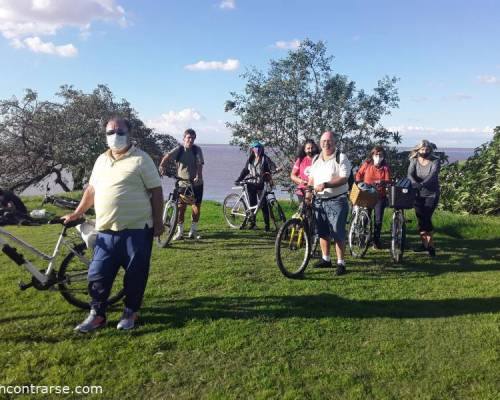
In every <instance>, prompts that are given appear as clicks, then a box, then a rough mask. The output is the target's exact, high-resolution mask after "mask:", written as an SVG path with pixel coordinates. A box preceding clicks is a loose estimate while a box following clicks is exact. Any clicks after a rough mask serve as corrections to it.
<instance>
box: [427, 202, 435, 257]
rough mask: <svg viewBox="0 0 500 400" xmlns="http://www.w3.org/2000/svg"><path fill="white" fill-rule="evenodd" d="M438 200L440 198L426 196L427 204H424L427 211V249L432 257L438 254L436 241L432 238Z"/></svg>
mask: <svg viewBox="0 0 500 400" xmlns="http://www.w3.org/2000/svg"><path fill="white" fill-rule="evenodd" d="M437 200H438V198H432V197H429V198H426V199H425V205H424V211H425V221H424V222H425V227H424V228H425V231H426V232H425V233H426V235H425V241H426V243H427V251H428V252H429V255H430V256H431V257H434V256H435V255H436V249H435V247H434V241H433V239H432V232H433V231H434V226H433V224H432V215H433V214H434V211H435V210H436V206H437Z"/></svg>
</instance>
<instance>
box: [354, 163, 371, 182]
mask: <svg viewBox="0 0 500 400" xmlns="http://www.w3.org/2000/svg"><path fill="white" fill-rule="evenodd" d="M367 165H368V163H367V162H364V163H363V164H361V167H359V169H358V172H356V176H355V177H354V180H355V181H356V182H363V181H364V179H365V172H366V168H367Z"/></svg>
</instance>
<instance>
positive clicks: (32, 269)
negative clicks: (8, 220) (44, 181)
mask: <svg viewBox="0 0 500 400" xmlns="http://www.w3.org/2000/svg"><path fill="white" fill-rule="evenodd" d="M67 229H68V228H67V227H66V226H63V228H62V230H61V233H60V234H59V238H58V239H57V243H56V245H55V247H54V250H53V252H52V255H51V256H49V255H47V254H45V253H44V252H42V251H40V250H38V249H37V248H36V247H34V246H32V245H31V244H29V243H28V242H25V241H24V240H22V239H19V238H18V237H16V236H15V235H13V234H12V233H10V232H8V231H6V230H5V229H3V228H1V227H0V247H1V250H2V251H3V252H4V253H5V254H6V255H7V256H8V257H9V258H11V259H12V260H13V261H14V262H15V263H16V264H18V265H19V266H23V267H24V268H25V269H26V270H27V271H28V272H29V273H30V274H31V275H32V276H33V277H34V278H35V279H36V280H37V281H39V282H40V283H41V284H42V286H46V285H48V284H49V283H50V277H51V274H52V272H53V271H54V264H55V261H56V258H57V256H58V255H59V252H60V250H61V248H62V247H63V246H65V247H66V248H67V249H68V250H69V251H71V252H72V253H74V254H75V255H76V256H77V257H78V258H79V259H80V260H81V261H82V262H84V263H85V264H87V265H89V264H90V261H89V260H88V259H87V258H85V257H84V256H83V255H81V254H79V253H78V252H76V251H74V250H73V247H72V246H71V245H70V242H69V241H68V240H66V239H65V237H66V231H67ZM2 236H3V237H6V238H8V239H9V240H10V241H12V242H14V243H16V244H18V245H20V246H21V247H22V248H23V249H25V250H28V251H29V252H31V253H32V254H34V255H35V256H37V257H38V258H41V259H43V260H45V261H48V262H49V264H48V266H47V269H46V270H45V273H42V272H41V271H40V270H38V268H37V267H36V266H35V264H33V263H32V262H31V261H29V260H27V259H25V258H24V256H23V255H22V254H20V253H18V252H17V250H16V249H15V248H14V247H11V246H9V242H8V241H7V240H5V239H4V238H3V237H2Z"/></svg>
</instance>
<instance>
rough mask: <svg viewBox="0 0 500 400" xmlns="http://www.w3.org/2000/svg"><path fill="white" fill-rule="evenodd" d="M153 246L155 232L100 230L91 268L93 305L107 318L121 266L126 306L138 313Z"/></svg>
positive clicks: (147, 230) (90, 288)
mask: <svg viewBox="0 0 500 400" xmlns="http://www.w3.org/2000/svg"><path fill="white" fill-rule="evenodd" d="M152 246H153V229H151V228H148V227H145V228H144V229H124V230H122V231H118V232H115V231H110V230H108V231H101V232H99V233H98V234H97V238H96V243H95V248H94V257H93V258H92V262H91V263H90V266H89V272H88V281H89V285H88V289H89V294H90V296H91V298H92V300H91V302H90V306H91V308H92V309H93V310H95V311H96V312H97V315H101V316H105V314H106V306H107V300H108V297H109V294H110V292H111V288H112V286H113V282H114V280H115V278H116V274H117V273H118V270H119V269H120V267H123V268H125V276H124V278H123V288H124V291H125V307H127V308H130V309H131V310H133V311H137V310H139V307H140V306H141V303H142V298H143V297H144V291H145V290H146V283H147V281H148V275H149V262H150V258H151V249H152Z"/></svg>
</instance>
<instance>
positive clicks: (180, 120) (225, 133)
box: [146, 108, 231, 143]
mask: <svg viewBox="0 0 500 400" xmlns="http://www.w3.org/2000/svg"><path fill="white" fill-rule="evenodd" d="M146 125H147V126H148V127H150V128H154V129H156V130H157V131H158V132H160V133H168V134H169V135H172V136H174V137H175V138H176V139H177V140H181V139H182V136H183V133H184V131H185V130H186V129H187V128H193V129H194V130H195V131H196V133H197V139H196V140H197V142H199V143H228V142H229V140H230V138H231V131H230V130H229V129H228V128H226V125H225V122H224V121H221V120H209V119H207V118H206V117H205V116H204V115H203V114H202V113H201V112H199V111H197V110H196V109H194V108H184V109H182V110H180V111H173V110H171V111H168V112H166V113H164V114H161V115H160V117H158V118H155V119H151V120H148V121H146Z"/></svg>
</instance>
